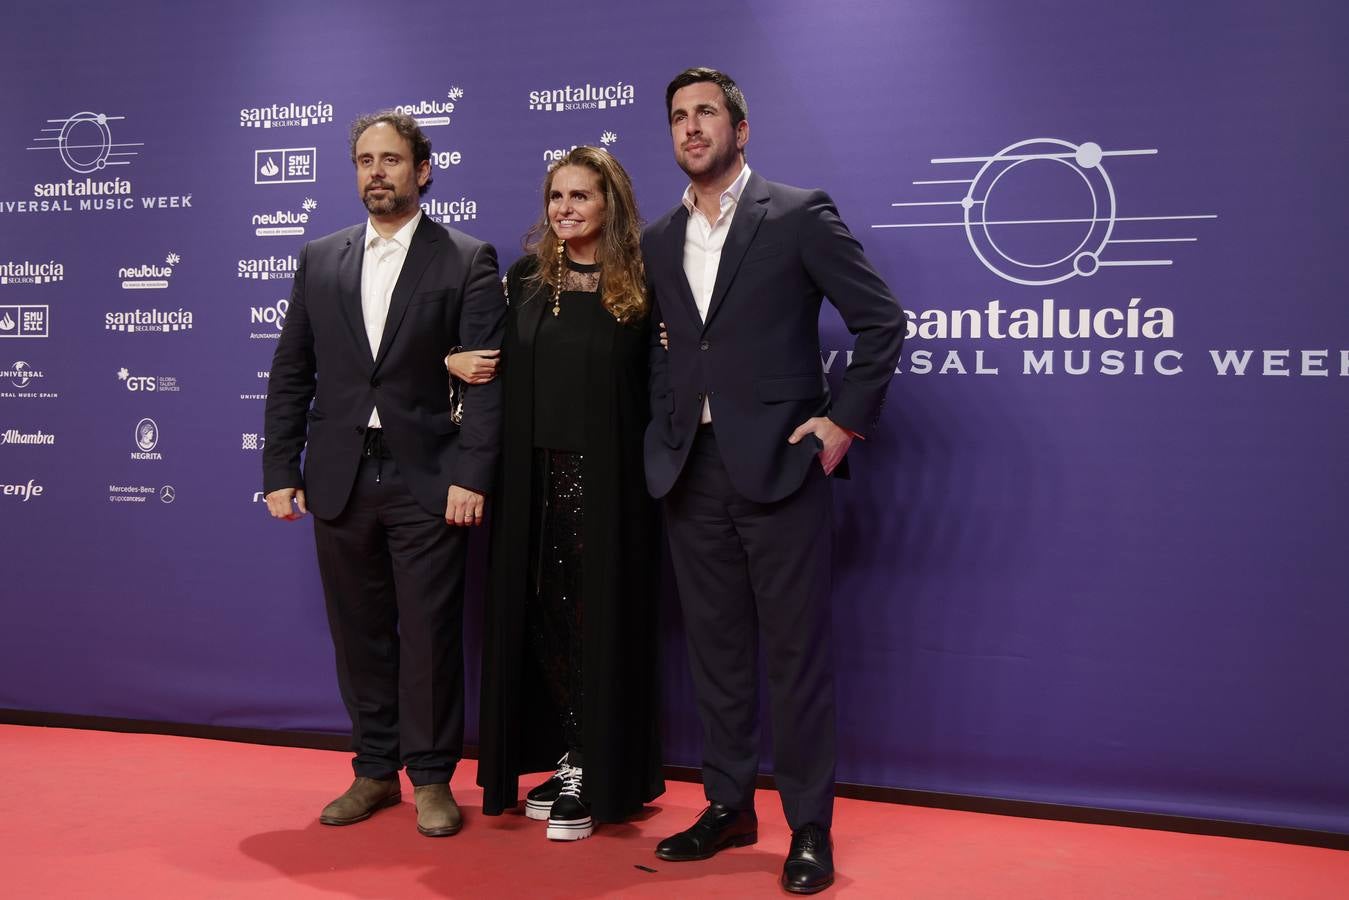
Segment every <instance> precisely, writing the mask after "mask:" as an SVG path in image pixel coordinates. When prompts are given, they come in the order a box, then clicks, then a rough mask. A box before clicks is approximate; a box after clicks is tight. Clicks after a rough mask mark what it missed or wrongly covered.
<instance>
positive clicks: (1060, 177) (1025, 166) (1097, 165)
mask: <svg viewBox="0 0 1349 900" xmlns="http://www.w3.org/2000/svg"><path fill="white" fill-rule="evenodd" d="M1102 157H1103V152H1102V150H1101V147H1100V145H1099V144H1094V143H1092V142H1090V141H1088V142H1086V143H1083V144H1071V143H1069V142H1068V141H1060V140H1056V139H1054V138H1036V139H1034V140H1029V141H1021V142H1019V143H1016V144H1012V145H1011V146H1010V147H1005V148H1003V149H1002V150H1001V151H999V152H998V154H997V155H996V156H994V157H992V158H991V159H989V160H988V162H986V163H984V165H983V167H982V168H981V169H980V170H979V174H978V175H976V176H975V177H974V181H973V182H971V183H970V189H969V191H968V192H967V193H966V195H965V197H964V198H963V199H962V200H961V201H960V205H961V207H962V208H963V209H964V210H965V237H966V238H967V239H968V240H969V242H970V248H971V249H973V250H974V253H975V255H976V256H978V257H979V260H980V261H981V262H982V263H983V264H984V265H985V266H987V267H988V268H989V269H991V270H992V271H994V272H996V273H997V274H999V275H1001V276H1002V277H1003V278H1006V279H1007V280H1008V281H1014V282H1016V283H1017V284H1028V285H1030V284H1056V283H1058V282H1060V281H1065V280H1066V279H1069V278H1072V277H1073V276H1074V275H1091V274H1094V273H1095V272H1096V270H1097V268H1098V267H1099V265H1100V255H1101V252H1102V251H1103V250H1104V249H1105V246H1106V244H1107V243H1108V242H1109V241H1110V232H1111V231H1112V230H1113V229H1114V227H1115V189H1114V186H1113V185H1111V183H1110V177H1109V176H1108V175H1106V172H1105V169H1104V168H1103V167H1102V166H1101V159H1102Z"/></svg>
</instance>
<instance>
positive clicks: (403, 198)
mask: <svg viewBox="0 0 1349 900" xmlns="http://www.w3.org/2000/svg"><path fill="white" fill-rule="evenodd" d="M377 186H381V187H384V188H385V189H386V192H387V193H386V195H385V196H384V197H383V198H382V199H379V200H376V199H375V198H374V197H372V196H371V195H370V189H369V188H366V190H365V192H364V193H363V194H362V195H361V200H362V202H364V203H365V208H366V209H367V210H369V212H370V214H371V215H375V216H391V215H397V214H399V213H405V212H407V211H408V210H409V209H411V208H412V207H413V206H414V205H415V204H416V203H417V198H416V197H414V196H413V195H412V194H400V193H398V191H396V190H395V189H394V188H393V186H392V185H377Z"/></svg>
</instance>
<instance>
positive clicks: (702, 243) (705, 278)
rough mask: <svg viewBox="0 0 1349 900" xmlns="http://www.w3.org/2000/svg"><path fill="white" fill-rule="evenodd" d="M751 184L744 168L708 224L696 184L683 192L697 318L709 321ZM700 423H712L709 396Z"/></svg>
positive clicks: (686, 247) (686, 258) (686, 248)
mask: <svg viewBox="0 0 1349 900" xmlns="http://www.w3.org/2000/svg"><path fill="white" fill-rule="evenodd" d="M748 181H749V166H748V165H745V166H742V167H741V169H740V174H739V175H737V176H736V177H735V181H732V182H731V183H730V185H729V186H728V187H727V188H726V190H724V191H722V192H721V196H720V197H719V198H718V202H717V205H718V213H717V220H716V221H715V222H709V221H708V220H707V216H705V215H703V212H702V210H700V209H698V206H697V204H696V203H695V202H694V196H693V185H692V184H690V185H689V186H688V187H687V188H685V189H684V198H683V201H682V202H683V204H684V208H685V209H687V210H688V211H689V224H688V227H687V229H686V230H685V231H684V277H686V278H687V279H688V280H689V290H691V291H693V302H694V303H696V304H697V305H698V315H699V316H701V317H702V319H703V321H704V322H706V321H707V310H708V307H709V306H711V305H712V288H713V287H714V286H715V285H716V283H717V267H718V266H719V265H720V264H721V248H722V247H724V246H725V245H726V235H727V234H729V233H730V230H731V220H732V219H734V218H735V210H736V207H738V206H739V205H740V195H741V194H742V193H744V190H745V184H746V183H747V182H748ZM699 421H701V422H703V423H704V424H706V423H707V422H711V421H712V406H711V403H710V402H709V401H708V398H707V397H706V396H704V397H703V413H702V416H701V418H700V419H699Z"/></svg>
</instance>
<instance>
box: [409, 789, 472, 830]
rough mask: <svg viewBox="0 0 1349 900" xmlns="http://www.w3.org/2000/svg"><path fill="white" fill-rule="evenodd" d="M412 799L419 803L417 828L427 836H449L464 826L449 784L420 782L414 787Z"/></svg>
mask: <svg viewBox="0 0 1349 900" xmlns="http://www.w3.org/2000/svg"><path fill="white" fill-rule="evenodd" d="M412 799H413V800H414V801H415V802H416V804H417V830H418V831H420V832H421V833H422V834H424V835H426V836H427V837H449V836H450V835H452V834H458V833H459V829H460V828H462V827H463V826H464V819H463V816H461V815H460V813H459V804H457V803H455V802H454V795H453V794H451V793H450V786H449V785H448V784H419V785H417V786H416V787H414V788H413V789H412Z"/></svg>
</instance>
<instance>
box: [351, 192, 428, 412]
mask: <svg viewBox="0 0 1349 900" xmlns="http://www.w3.org/2000/svg"><path fill="white" fill-rule="evenodd" d="M421 221H422V213H421V210H418V211H417V214H416V215H415V216H413V217H412V219H411V220H410V221H409V222H408V223H407V224H406V225H404V226H403V227H402V228H400V229H398V232H397V233H396V234H394V236H393V237H391V238H387V239H386V238H382V237H380V236H379V232H378V231H376V230H375V224H374V223H373V222H371V221H369V220H368V219H367V220H366V223H365V259H364V260H363V262H362V265H361V318H362V319H364V320H365V336H366V338H367V339H368V340H369V341H370V355H371V356H376V355H378V354H379V342H380V339H381V338H383V337H384V320H385V319H387V318H388V317H389V302H390V300H392V299H393V289H394V285H396V284H398V276H399V274H401V273H402V271H403V261H404V260H405V259H407V255H408V247H409V246H411V244H412V233H413V232H414V231H416V230H417V226H418V225H419V224H421ZM367 424H368V425H369V426H370V427H371V428H379V427H381V426H380V424H379V407H378V406H376V407H375V408H374V409H372V410H370V421H369V422H368V423H367Z"/></svg>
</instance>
